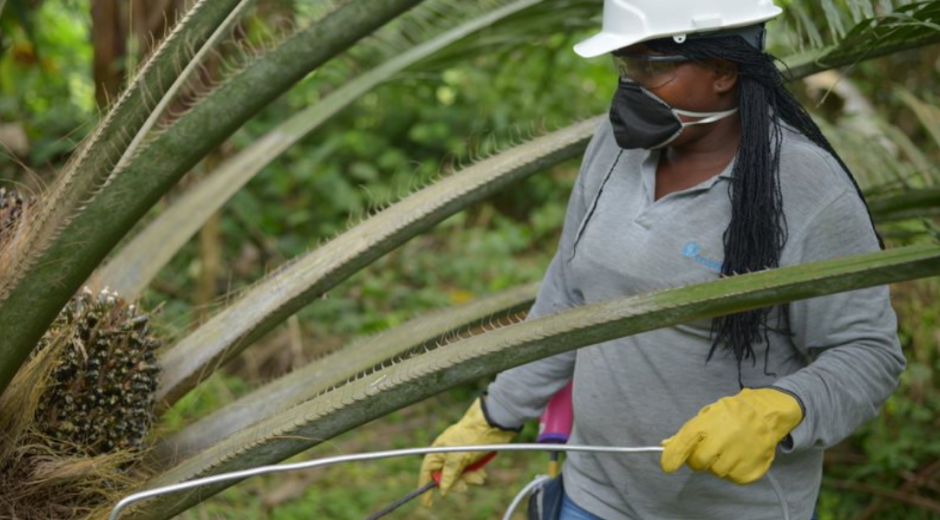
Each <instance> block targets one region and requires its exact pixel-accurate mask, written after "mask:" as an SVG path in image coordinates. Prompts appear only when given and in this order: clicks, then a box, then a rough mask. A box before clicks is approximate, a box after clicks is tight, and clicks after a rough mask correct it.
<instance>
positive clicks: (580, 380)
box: [486, 121, 904, 520]
mask: <svg viewBox="0 0 940 520" xmlns="http://www.w3.org/2000/svg"><path fill="white" fill-rule="evenodd" d="M658 157H659V156H658V152H649V151H645V150H621V149H620V148H619V147H618V146H617V144H616V142H615V141H614V139H613V134H612V130H611V128H610V125H609V123H607V122H606V121H605V122H604V123H602V124H601V125H600V127H599V128H598V130H597V132H596V134H595V136H594V138H593V140H592V141H591V144H590V145H589V146H588V149H587V152H586V154H585V157H584V161H583V163H582V167H581V171H580V174H579V176H578V180H577V182H576V184H575V187H574V189H573V191H572V193H571V197H570V200H569V203H568V209H567V214H566V217H565V223H564V228H563V231H562V236H561V241H560V244H559V247H558V251H557V253H556V255H555V257H554V259H553V260H552V262H551V264H550V266H549V268H548V271H547V273H546V275H545V278H544V280H543V282H542V286H541V288H540V291H539V294H538V297H537V299H536V301H535V304H534V305H533V307H532V309H531V310H530V313H529V316H528V318H527V319H528V320H533V319H538V318H539V317H543V316H546V315H551V314H554V313H557V312H559V311H562V310H564V309H567V308H570V307H573V306H577V305H583V304H591V303H597V302H602V301H605V300H610V299H614V298H623V297H625V296H629V295H634V294H639V293H644V292H649V291H655V290H660V289H665V288H670V287H678V286H684V285H689V284H695V283H701V282H706V281H710V280H715V279H717V278H718V277H719V273H720V270H721V265H722V259H723V246H722V233H723V232H724V230H725V228H726V227H727V224H728V221H729V219H730V216H731V206H730V198H729V189H728V188H729V182H730V173H731V165H729V167H728V168H727V169H726V170H725V171H724V172H722V173H721V174H720V175H718V176H716V177H714V178H712V179H709V180H707V181H705V182H703V183H701V184H699V185H698V186H695V187H692V188H689V189H687V190H684V191H681V192H677V193H673V194H670V195H668V196H666V197H663V198H662V199H660V200H658V201H654V195H653V194H654V192H655V191H654V187H655V184H654V183H655V170H656V164H657V161H658ZM780 182H781V187H782V192H783V207H784V214H785V217H786V222H787V226H788V233H789V238H788V240H787V243H786V246H785V247H784V249H783V252H782V256H781V260H780V265H781V266H787V265H793V264H800V263H806V262H813V261H818V260H824V259H829V258H835V257H839V256H846V255H853V254H861V253H866V252H871V251H876V250H877V249H878V243H877V239H876V237H875V235H874V232H873V230H872V228H871V224H870V221H869V218H868V215H867V212H866V210H865V207H864V205H863V203H862V202H861V200H860V198H859V196H858V195H857V193H856V191H855V188H854V187H853V186H852V184H851V182H850V181H849V179H848V177H847V176H846V174H845V172H844V171H843V170H842V169H841V167H840V166H839V164H838V162H837V161H836V160H835V159H834V158H833V157H832V156H830V155H829V154H827V153H826V152H824V151H823V150H822V149H820V148H819V147H817V146H816V145H814V144H813V143H811V142H810V141H808V140H807V139H806V138H805V137H804V136H802V135H800V134H798V133H796V132H794V131H792V130H789V129H787V130H785V133H784V139H783V144H782V150H781V157H780ZM780 309H781V308H779V307H778V308H777V309H775V311H774V313H775V314H774V315H772V317H771V322H774V321H778V322H779V320H780V318H782V317H783V316H782V312H783V311H782V310H780ZM787 312H788V313H789V316H788V318H789V320H790V327H791V328H790V331H791V333H792V334H791V335H790V336H786V335H784V334H783V333H781V332H780V331H771V332H770V333H769V344H761V345H755V348H754V350H755V353H756V354H757V362H756V363H754V364H752V363H750V362H745V363H743V365H742V374H741V375H742V381H743V383H744V385H745V386H747V387H752V388H754V387H766V386H774V387H776V388H780V389H783V390H786V391H788V392H791V393H792V394H793V395H795V396H797V397H798V398H799V399H800V400H801V401H802V404H803V405H804V407H805V417H804V419H803V421H802V422H801V423H800V425H799V426H797V427H796V429H795V430H794V431H793V432H792V433H791V439H792V444H789V445H788V446H787V447H783V446H781V447H779V448H778V454H777V458H776V460H775V462H774V465H773V467H772V469H771V474H773V475H774V476H775V478H776V480H777V481H778V482H779V483H780V485H781V487H782V489H783V493H784V495H785V497H786V500H787V503H788V507H789V510H790V515H791V518H794V519H808V518H810V516H811V514H812V511H813V507H814V505H815V502H816V497H817V493H818V491H819V484H820V479H821V473H822V455H823V449H824V448H827V447H829V446H832V445H833V444H835V443H837V442H839V441H840V440H841V439H843V438H845V437H846V436H848V435H849V434H850V433H851V432H852V431H853V430H855V429H856V428H857V427H858V426H859V425H860V424H862V423H863V422H864V421H867V420H869V419H871V418H872V417H873V416H874V415H875V414H876V413H877V410H878V408H879V406H880V405H881V404H882V403H883V402H884V400H885V399H887V397H888V395H889V394H890V393H891V392H892V391H893V390H894V389H895V387H896V386H897V382H898V377H899V375H900V373H901V371H902V370H903V368H904V357H903V355H902V353H901V349H900V346H899V343H898V338H897V332H896V328H897V324H896V317H895V314H894V311H893V310H892V308H891V306H890V302H889V297H888V289H887V287H878V288H872V289H865V290H859V291H854V292H848V293H843V294H837V295H833V296H826V297H820V298H813V299H810V300H804V301H799V302H794V303H791V304H790V305H789V306H788V310H787ZM709 332H710V322H709V321H702V322H696V323H689V324H685V325H680V326H675V327H670V328H666V329H661V330H656V331H652V332H648V333H644V334H639V335H636V336H631V337H627V338H622V339H617V340H612V341H607V342H604V343H599V344H597V345H592V346H589V347H585V348H582V349H579V350H577V351H575V352H568V353H564V354H560V355H557V356H554V357H550V358H546V359H543V360H540V361H537V362H533V363H530V364H527V365H523V366H520V367H516V368H514V369H511V370H507V371H505V372H502V373H500V374H499V375H498V376H497V378H496V380H495V381H494V382H493V383H492V384H491V385H490V386H489V388H488V395H487V397H486V408H487V412H488V415H489V417H490V418H491V419H492V420H493V421H495V422H496V423H499V424H500V425H504V426H507V427H515V426H518V425H521V424H522V423H523V422H525V421H527V420H531V419H535V418H537V417H538V416H540V415H541V413H542V411H543V409H544V408H545V405H546V403H547V402H548V400H549V399H550V398H551V396H552V395H553V394H554V393H555V392H556V391H558V390H559V389H561V388H562V387H563V386H564V385H565V384H567V382H568V381H569V380H571V379H572V378H573V380H574V412H575V425H574V431H573V434H572V438H571V442H572V443H577V444H592V445H602V446H645V445H659V443H660V441H661V440H662V439H665V438H666V437H669V436H671V435H673V434H674V433H675V432H676V431H677V430H678V429H679V428H680V427H681V426H682V424H683V423H685V421H687V420H688V419H690V418H692V417H694V416H695V415H696V414H697V413H698V411H699V410H700V409H701V408H702V407H703V406H705V405H707V404H709V403H712V402H714V401H716V400H718V399H719V398H721V397H724V396H729V395H734V394H736V393H738V391H739V390H740V388H739V385H738V368H737V363H736V362H735V360H734V357H733V355H731V354H730V353H728V352H726V351H723V350H720V351H718V352H717V353H716V354H715V356H714V357H713V358H712V360H711V361H709V362H708V363H706V361H705V358H706V355H707V353H708V351H709V348H710V347H711V339H710V335H709ZM564 483H565V487H566V491H567V492H568V494H569V495H570V496H571V497H572V499H573V500H574V501H575V502H576V503H577V504H578V505H580V506H581V507H583V508H584V509H586V510H588V511H590V512H592V513H594V514H596V515H598V516H600V517H602V518H605V519H609V520H615V519H624V518H629V519H648V518H651V519H680V518H681V519H692V518H694V519H728V518H747V519H749V520H759V519H765V518H766V519H779V518H781V510H780V506H779V504H778V501H777V498H776V495H775V493H774V491H773V488H772V486H771V484H770V483H769V482H768V479H767V478H764V479H761V480H760V481H758V482H756V483H753V484H751V485H748V486H738V485H735V484H732V483H729V482H726V481H723V480H720V479H718V478H716V477H714V476H712V475H710V474H707V473H694V472H692V471H690V470H689V469H688V468H683V469H681V470H680V471H679V472H678V473H676V474H672V475H667V474H664V473H663V472H662V470H661V469H660V467H659V457H658V456H651V455H632V456H615V455H595V454H585V453H572V454H571V455H570V457H569V458H568V459H567V462H566V464H565V469H564Z"/></svg>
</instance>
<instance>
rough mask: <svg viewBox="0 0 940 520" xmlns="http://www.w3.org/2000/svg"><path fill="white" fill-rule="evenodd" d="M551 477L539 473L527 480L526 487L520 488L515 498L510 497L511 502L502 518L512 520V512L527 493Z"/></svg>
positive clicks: (526, 496)
mask: <svg viewBox="0 0 940 520" xmlns="http://www.w3.org/2000/svg"><path fill="white" fill-rule="evenodd" d="M551 479H552V478H551V477H549V476H548V475H539V476H537V477H535V480H533V481H532V482H529V483H528V484H527V485H526V487H524V488H522V491H520V492H519V494H518V495H516V498H514V499H512V502H511V503H510V504H509V507H508V508H507V509H506V514H504V515H503V520H512V514H513V513H515V512H516V509H518V508H519V504H521V503H522V501H523V500H525V499H526V498H528V496H529V494H531V493H532V490H534V489H535V488H537V487H539V486H541V485H542V484H544V483H546V482H548V481H549V480H551Z"/></svg>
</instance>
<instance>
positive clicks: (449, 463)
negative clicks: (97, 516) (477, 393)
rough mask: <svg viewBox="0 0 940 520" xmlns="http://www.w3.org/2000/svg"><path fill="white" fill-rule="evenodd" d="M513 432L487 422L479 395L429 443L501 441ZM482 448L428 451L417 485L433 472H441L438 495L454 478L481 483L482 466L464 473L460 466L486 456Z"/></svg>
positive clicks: (428, 497)
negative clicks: (475, 449) (461, 414)
mask: <svg viewBox="0 0 940 520" xmlns="http://www.w3.org/2000/svg"><path fill="white" fill-rule="evenodd" d="M515 436H516V432H514V431H509V430H503V429H501V428H497V427H495V426H491V425H490V424H489V423H488V422H487V421H486V416H485V415H484V414H483V407H482V403H481V401H480V399H477V400H476V401H474V402H473V404H472V405H470V408H468V409H467V412H466V413H465V414H464V416H463V418H462V419H460V420H459V421H457V423H455V424H453V425H452V426H451V427H449V428H447V429H446V430H444V433H442V434H440V435H439V436H438V437H437V439H435V440H434V443H433V444H432V445H431V446H432V447H439V446H474V445H481V444H505V443H508V442H510V441H511V440H512V438H513V437H515ZM486 455H487V454H486V453H485V452H459V453H457V452H455V453H430V454H428V455H425V457H424V462H422V464H421V475H420V477H419V479H418V487H419V488H420V487H424V486H425V485H427V484H428V483H429V482H431V480H432V479H433V478H434V477H433V475H434V473H435V472H438V471H440V472H441V480H440V484H439V485H438V487H439V488H440V490H441V496H444V495H446V494H447V492H448V491H450V489H451V488H452V487H453V486H454V485H455V484H457V483H458V482H461V483H463V484H464V485H465V484H482V483H483V480H484V478H485V473H484V472H483V470H482V469H480V470H477V471H474V472H472V473H468V474H466V475H464V470H465V469H466V468H467V466H470V465H471V464H473V463H474V462H476V461H478V460H480V459H482V458H483V457H486ZM421 501H422V503H423V504H424V505H425V506H430V505H431V501H432V493H425V495H424V496H423V497H422V499H421Z"/></svg>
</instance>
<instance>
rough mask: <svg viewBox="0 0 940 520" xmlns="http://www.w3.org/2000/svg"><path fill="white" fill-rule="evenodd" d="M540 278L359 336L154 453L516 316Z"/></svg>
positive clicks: (198, 443) (220, 435)
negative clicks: (360, 337) (533, 282)
mask: <svg viewBox="0 0 940 520" xmlns="http://www.w3.org/2000/svg"><path fill="white" fill-rule="evenodd" d="M537 290H538V284H527V285H524V286H521V287H516V288H513V289H510V290H507V291H504V292H501V293H498V294H495V295H493V296H488V297H485V298H482V299H480V300H478V301H475V302H472V303H469V304H466V305H462V306H460V307H455V308H451V309H445V310H443V311H438V312H435V313H432V314H429V315H426V316H420V317H418V318H415V319H413V320H411V321H408V322H406V323H404V324H402V325H399V326H397V327H394V328H392V329H389V330H387V331H384V332H381V333H379V334H376V335H374V336H370V337H367V338H364V339H362V340H359V341H356V342H354V343H352V344H351V345H349V346H346V347H343V348H342V349H340V350H338V351H336V352H333V353H331V354H329V355H327V356H325V357H323V358H322V359H319V360H315V361H312V362H311V363H308V364H307V365H305V366H304V367H302V368H299V369H297V370H295V371H293V372H291V373H289V374H287V375H285V376H283V377H280V378H277V379H275V380H273V381H271V382H269V383H267V384H265V385H263V386H261V387H259V388H257V389H255V390H253V391H252V392H251V393H249V394H247V395H245V396H243V397H242V398H240V399H237V400H235V401H233V402H231V403H229V404H227V405H225V406H224V407H222V408H220V409H218V410H216V411H215V412H213V413H211V414H210V415H208V416H206V417H204V418H202V419H200V420H199V421H197V422H195V423H193V424H191V425H189V426H188V427H186V428H185V429H184V430H182V431H180V432H179V433H177V434H175V435H173V436H172V437H170V438H168V439H166V440H164V441H162V442H161V443H160V444H158V445H157V446H156V447H155V448H154V450H153V457H152V459H153V460H154V461H155V463H156V464H159V465H160V466H163V467H166V466H169V465H172V464H175V463H176V462H178V461H179V460H180V459H183V458H186V457H189V456H192V455H193V454H194V453H196V452H199V451H202V450H204V449H206V448H208V447H209V446H212V445H213V444H215V443H217V442H220V441H221V440H223V439H225V438H227V437H229V436H230V435H232V434H233V433H235V432H236V431H238V430H241V429H242V428H245V427H248V426H250V425H252V424H254V423H256V422H259V421H261V420H263V419H266V418H268V417H271V416H272V415H275V414H276V413H279V412H281V411H284V410H286V409H287V408H290V407H291V406H294V405H296V404H299V403H301V402H304V401H306V400H308V399H311V398H313V397H315V396H317V395H318V394H320V393H322V392H324V391H326V390H327V389H329V388H332V387H336V386H339V385H341V384H342V383H344V382H345V381H347V380H349V379H351V378H353V377H354V376H356V375H357V374H360V373H364V372H366V371H368V370H372V369H374V368H375V367H379V366H381V365H383V364H385V363H389V362H391V360H394V359H396V358H398V357H400V356H404V355H407V354H408V353H410V352H416V351H421V350H424V349H426V348H432V347H433V346H435V345H437V344H439V343H442V342H445V341H447V340H448V338H450V337H453V336H455V335H458V336H459V335H462V334H464V333H465V332H468V331H470V330H471V329H473V328H476V327H483V328H488V327H489V326H491V325H490V324H491V323H493V322H494V321H495V322H500V321H502V320H504V319H510V320H511V319H513V317H515V316H516V315H518V314H519V313H522V312H525V311H527V310H528V309H529V307H530V306H531V305H532V303H533V301H534V300H535V294H536V292H537Z"/></svg>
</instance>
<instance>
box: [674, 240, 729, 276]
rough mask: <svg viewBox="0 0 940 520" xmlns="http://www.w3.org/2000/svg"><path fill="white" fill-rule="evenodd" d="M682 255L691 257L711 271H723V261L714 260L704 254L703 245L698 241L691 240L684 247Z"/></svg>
mask: <svg viewBox="0 0 940 520" xmlns="http://www.w3.org/2000/svg"><path fill="white" fill-rule="evenodd" d="M682 256H684V257H686V258H690V259H691V260H692V261H693V262H695V263H697V264H699V265H701V266H702V267H704V268H706V269H708V270H709V271H712V272H715V273H721V262H719V261H718V260H712V259H711V258H707V257H705V256H703V255H702V246H700V245H698V243H696V242H689V243H688V244H686V245H685V246H684V247H683V248H682Z"/></svg>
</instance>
